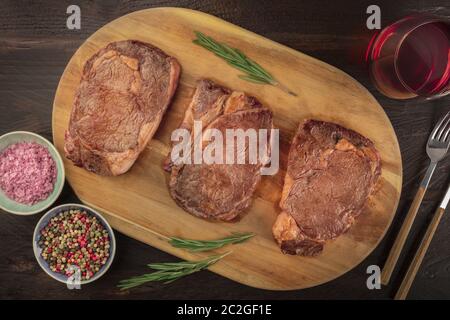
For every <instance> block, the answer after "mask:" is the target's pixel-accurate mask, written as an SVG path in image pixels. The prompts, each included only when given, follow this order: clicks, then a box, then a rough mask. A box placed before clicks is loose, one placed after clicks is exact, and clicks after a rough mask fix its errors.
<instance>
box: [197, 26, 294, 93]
mask: <svg viewBox="0 0 450 320" xmlns="http://www.w3.org/2000/svg"><path fill="white" fill-rule="evenodd" d="M194 33H195V35H196V36H197V38H196V39H194V40H193V41H192V42H193V43H195V44H197V45H199V46H201V47H203V48H205V49H207V50H209V51H211V52H212V53H214V54H215V55H216V56H218V57H220V58H222V59H224V60H225V61H226V62H227V63H228V64H229V65H230V66H232V67H234V68H236V69H238V70H240V71H242V72H244V74H243V75H240V76H239V78H241V79H243V80H246V81H249V82H253V83H257V84H269V85H273V86H276V87H278V88H280V89H281V90H283V91H284V92H286V93H288V94H290V95H293V96H297V95H296V94H295V93H294V92H292V91H290V90H289V89H288V88H287V87H286V86H284V85H282V84H281V83H280V82H279V81H277V80H276V79H275V78H274V77H273V76H272V74H270V72H268V71H267V70H265V69H264V68H263V67H261V65H259V64H258V63H257V62H255V61H253V60H252V59H250V58H249V57H247V56H246V55H245V54H244V53H243V52H242V51H240V50H239V49H236V48H232V47H230V46H228V45H227V44H225V43H220V42H217V41H215V40H214V39H213V38H211V37H208V36H207V35H205V34H203V33H201V32H200V31H194Z"/></svg>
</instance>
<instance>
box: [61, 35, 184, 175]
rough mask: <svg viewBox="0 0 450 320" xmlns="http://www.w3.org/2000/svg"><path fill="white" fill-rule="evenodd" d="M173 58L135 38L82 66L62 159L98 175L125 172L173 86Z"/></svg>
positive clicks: (158, 118)
mask: <svg viewBox="0 0 450 320" xmlns="http://www.w3.org/2000/svg"><path fill="white" fill-rule="evenodd" d="M179 73H180V66H179V64H178V62H177V61H176V60H175V59H174V58H172V57H169V56H168V55H166V54H165V53H164V52H163V51H161V50H160V49H158V48H156V47H154V46H152V45H150V44H147V43H143V42H140V41H135V40H127V41H119V42H113V43H110V44H108V45H107V46H106V47H105V48H103V49H101V50H100V51H98V52H97V53H96V54H94V55H93V56H92V57H91V58H90V59H89V60H88V61H87V62H86V63H85V65H84V68H83V74H82V78H81V82H80V85H79V88H78V90H77V93H76V96H75V100H74V104H73V108H72V113H71V116H70V123H69V128H68V130H67V131H66V135H65V146H64V149H65V153H66V157H67V158H69V159H70V160H72V161H73V163H74V164H75V165H78V166H83V167H85V168H86V169H87V170H89V171H92V172H95V173H97V174H101V175H119V174H122V173H124V172H126V171H127V170H128V169H129V168H130V167H131V166H132V165H133V163H134V161H135V160H136V158H137V157H138V155H139V153H140V152H141V151H142V150H143V149H144V148H145V146H146V144H147V142H148V141H149V140H150V139H151V138H152V136H153V134H154V132H155V131H156V129H157V127H158V125H159V123H160V121H161V118H162V116H163V114H164V112H165V110H166V108H167V106H168V104H169V102H170V100H171V98H172V96H173V94H174V92H175V89H176V87H177V84H178V77H179Z"/></svg>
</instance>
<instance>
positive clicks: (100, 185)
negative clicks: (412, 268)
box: [53, 8, 402, 290]
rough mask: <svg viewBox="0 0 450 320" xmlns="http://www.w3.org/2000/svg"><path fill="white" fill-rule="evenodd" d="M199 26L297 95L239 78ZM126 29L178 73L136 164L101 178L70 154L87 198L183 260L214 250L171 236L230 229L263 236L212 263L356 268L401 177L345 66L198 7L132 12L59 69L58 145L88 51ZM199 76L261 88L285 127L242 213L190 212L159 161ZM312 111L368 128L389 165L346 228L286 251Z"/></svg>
mask: <svg viewBox="0 0 450 320" xmlns="http://www.w3.org/2000/svg"><path fill="white" fill-rule="evenodd" d="M194 30H198V31H202V32H204V33H206V34H208V35H210V36H212V37H214V38H215V39H217V40H219V41H222V42H226V43H228V44H229V45H231V46H233V47H237V48H239V49H241V50H242V51H243V52H244V53H245V54H247V55H248V56H249V57H251V58H252V59H254V60H256V61H257V62H258V63H260V64H261V65H262V66H263V67H265V68H266V69H267V70H269V71H270V72H271V73H272V74H273V75H274V76H275V77H276V79H278V80H279V81H280V82H282V83H284V84H285V85H286V86H288V87H289V88H290V89H291V90H292V91H294V92H296V93H297V94H298V96H297V97H294V96H291V95H288V94H286V93H284V92H283V91H281V90H280V89H278V88H275V87H272V86H268V85H258V84H252V83H249V82H245V81H243V80H241V79H239V78H238V77H237V76H238V74H240V73H239V72H238V71H237V70H235V69H232V68H231V67H230V66H228V65H227V64H226V63H224V62H223V61H222V60H221V59H219V58H217V57H216V56H214V55H213V54H212V53H210V52H209V51H207V50H205V49H203V48H201V47H199V46H197V45H194V44H193V43H192V40H193V39H194V33H193V31H194ZM124 39H138V40H141V41H145V42H149V43H151V44H154V45H156V46H158V47H159V48H161V49H162V50H164V51H165V52H166V53H168V54H169V55H172V56H174V57H176V58H177V59H178V61H179V62H180V63H181V66H182V75H181V79H180V80H181V81H180V85H179V87H178V89H177V93H176V96H175V99H174V101H173V103H172V105H171V106H170V107H169V109H168V111H167V113H166V115H165V116H164V119H163V121H162V123H161V125H160V126H159V129H158V131H157V133H156V135H155V136H154V138H153V139H152V141H150V143H149V144H148V146H147V148H146V149H145V150H144V152H143V153H142V154H141V155H140V156H139V158H138V160H137V161H136V163H135V164H134V166H133V167H132V168H131V170H130V171H129V172H127V173H126V174H124V175H122V176H118V177H101V176H98V175H95V174H92V173H89V172H87V171H86V170H84V169H81V168H78V167H75V166H74V165H73V164H72V163H71V162H70V161H68V160H66V159H65V166H66V177H67V179H68V181H69V183H70V185H71V186H72V188H73V189H74V191H75V193H76V194H77V195H78V197H79V198H80V199H81V200H82V201H83V203H85V204H87V205H89V206H92V207H94V208H96V209H98V210H99V211H101V212H102V213H104V214H105V217H106V218H107V219H108V221H109V222H110V223H111V225H112V226H113V227H114V228H115V229H117V230H119V231H120V232H123V233H125V234H127V235H129V236H130V237H133V238H135V239H138V240H140V241H143V242H145V243H148V244H149V245H151V246H154V247H156V248H159V249H161V250H164V251H166V252H169V253H171V254H173V255H176V256H178V257H180V258H183V259H188V260H193V259H199V258H201V257H204V256H206V255H208V254H211V253H198V254H197V253H196V254H193V253H189V252H186V251H183V250H179V249H175V248H173V247H171V246H170V245H169V244H168V243H167V241H166V239H167V237H170V236H176V237H181V238H191V239H217V238H221V237H224V236H226V235H228V234H229V233H230V232H238V231H239V232H254V233H255V234H256V236H255V237H254V238H252V239H251V240H250V241H248V242H246V243H244V244H240V245H235V246H231V247H226V248H224V249H223V250H219V252H224V251H227V250H232V251H233V253H232V254H231V255H229V256H227V257H226V258H224V259H223V260H222V261H220V262H218V263H217V264H216V265H214V266H213V267H211V270H212V271H213V272H216V273H218V274H221V275H223V276H225V277H227V278H230V279H233V280H235V281H238V282H240V283H243V284H246V285H249V286H253V287H257V288H264V289H272V290H290V289H301V288H307V287H311V286H315V285H318V284H321V283H324V282H327V281H330V280H333V279H335V278H336V277H338V276H340V275H342V274H343V273H345V272H347V271H349V270H350V269H352V268H353V267H355V266H356V265H358V264H359V263H360V262H361V261H363V260H364V258H365V257H367V255H369V254H370V253H371V252H372V250H373V249H374V248H375V247H376V246H377V244H378V243H379V242H380V240H381V239H382V238H383V236H384V234H385V232H386V230H387V229H388V227H389V225H390V223H391V220H392V218H393V216H394V214H395V211H396V208H397V203H398V200H399V197H400V191H401V185H402V162H401V155H400V150H399V146H398V142H397V138H396V136H395V133H394V130H393V128H392V126H391V123H390V122H389V119H388V118H387V116H386V114H385V113H384V111H383V109H382V108H381V107H380V105H379V104H378V103H377V101H376V100H375V99H374V98H373V97H372V96H371V95H370V93H369V92H368V91H367V90H366V89H365V88H364V87H363V86H361V85H360V84H359V83H358V82H356V81H355V80H354V79H352V78H351V77H350V76H348V75H347V74H345V73H344V72H342V71H340V70H338V69H336V68H334V67H332V66H330V65H328V64H326V63H323V62H321V61H318V60H316V59H313V58H311V57H309V56H306V55H304V54H302V53H300V52H297V51H295V50H292V49H290V48H287V47H285V46H283V45H280V44H278V43H276V42H273V41H271V40H268V39H265V38H263V37H261V36H259V35H256V34H254V33H252V32H249V31H247V30H244V29H242V28H240V27H237V26H235V25H233V24H230V23H228V22H225V21H223V20H221V19H218V18H216V17H213V16H210V15H207V14H204V13H201V12H197V11H192V10H186V9H175V8H157V9H149V10H143V11H138V12H134V13H131V14H128V15H126V16H123V17H121V18H119V19H117V20H114V21H113V22H111V23H109V24H107V25H106V26H104V27H102V28H101V29H99V30H98V31H97V32H96V33H94V34H93V35H92V36H91V37H90V38H89V39H88V40H87V41H86V42H85V43H84V44H83V45H82V46H81V47H80V48H79V49H78V51H77V52H76V53H75V54H74V56H73V57H72V59H71V60H70V62H69V64H68V65H67V68H66V70H65V71H64V74H63V75H62V77H61V81H60V83H59V86H58V90H57V92H56V96H55V101H54V106H53V139H54V142H55V145H56V147H57V149H58V151H59V152H60V153H61V154H64V151H63V150H64V149H63V146H64V131H65V129H66V128H67V127H68V122H69V116H70V111H71V108H72V102H73V99H74V94H75V91H76V89H77V86H78V83H79V81H80V77H81V70H82V66H83V64H84V62H85V61H86V60H87V59H88V58H89V57H90V56H91V55H92V54H94V53H95V52H96V51H97V50H99V49H100V48H102V47H104V46H106V45H107V44H108V43H109V42H112V41H118V40H124ZM200 78H210V79H212V80H214V81H216V82H218V83H219V84H222V85H224V86H227V87H229V88H231V89H235V90H243V91H245V92H247V93H248V94H251V95H254V96H256V97H257V98H258V99H259V100H260V101H262V102H263V103H264V104H265V105H266V106H268V107H270V108H271V109H272V111H273V113H274V125H275V126H276V127H277V128H279V129H280V139H281V141H280V148H281V150H280V158H281V159H280V167H281V169H280V171H279V172H278V174H277V175H275V176H266V177H263V179H262V181H261V183H260V185H259V187H258V189H257V191H256V194H255V196H254V202H253V205H252V207H251V209H250V210H249V213H248V214H247V215H246V216H245V217H244V218H243V219H242V220H241V221H240V222H239V223H235V224H230V223H212V222H207V221H204V220H201V219H198V218H195V217H193V216H191V215H189V214H188V213H186V212H184V211H183V210H182V209H180V208H179V207H178V206H177V205H176V204H175V202H174V201H173V200H172V198H171V197H170V195H169V192H168V189H167V180H168V174H167V173H165V172H164V171H163V169H162V166H161V165H162V162H163V160H164V158H165V156H166V155H167V154H168V152H169V143H170V134H171V132H172V130H174V129H175V128H177V127H178V125H179V124H180V122H181V119H182V116H183V114H184V111H185V109H186V108H187V106H188V103H189V101H190V99H191V96H192V94H193V90H194V87H195V83H196V81H197V80H198V79H200ZM305 118H316V119H321V120H325V121H333V122H336V123H339V124H341V125H343V126H345V127H348V128H351V129H354V130H356V131H358V132H360V133H362V134H363V135H365V136H366V137H369V138H370V139H371V140H372V141H374V143H375V146H376V147H377V148H378V150H379V151H380V153H381V157H382V165H383V167H382V168H383V173H382V178H381V184H380V189H379V190H378V192H377V193H376V194H375V196H374V197H373V198H372V199H371V200H370V202H369V205H368V206H367V209H366V210H365V212H363V214H362V215H361V216H360V217H359V218H358V220H357V222H356V224H355V225H354V226H353V227H352V228H351V229H350V231H349V232H347V233H346V234H345V235H343V236H341V237H339V238H338V239H336V240H334V241H330V242H329V243H328V244H327V245H326V246H325V249H324V251H323V253H322V254H321V255H319V256H318V257H315V258H310V257H298V256H289V255H283V254H282V253H281V252H280V250H279V248H278V247H277V245H276V244H275V242H274V241H273V238H272V233H271V228H272V224H273V222H274V220H275V218H276V216H277V214H278V212H279V208H278V202H279V200H280V194H281V188H282V185H283V178H284V174H285V169H286V160H287V153H288V150H289V143H290V141H291V138H292V136H293V134H294V132H295V129H296V128H297V126H298V123H299V122H300V121H301V120H302V119H305ZM118 254H120V252H119V253H118ZM150 262H155V261H149V263H150ZM130 276H134V275H132V274H130ZM181 281H183V280H181ZM361 285H363V284H361Z"/></svg>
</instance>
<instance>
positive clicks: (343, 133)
mask: <svg viewBox="0 0 450 320" xmlns="http://www.w3.org/2000/svg"><path fill="white" fill-rule="evenodd" d="M380 173H381V164H380V156H379V153H378V151H377V150H376V149H375V147H374V145H373V143H372V142H371V141H370V140H369V139H367V138H365V137H363V136H362V135H360V134H358V133H357V132H355V131H352V130H349V129H346V128H344V127H341V126H339V125H337V124H334V123H329V122H323V121H316V120H307V121H305V122H304V123H303V124H301V125H300V126H299V128H298V131H297V133H296V135H295V137H294V139H293V141H292V145H291V148H290V151H289V158H288V167H287V173H286V177H285V182H284V187H283V192H282V197H281V201H280V207H281V209H282V212H281V213H280V214H279V215H278V217H277V219H276V222H275V224H274V226H273V235H274V237H275V239H276V241H277V242H278V244H279V245H280V247H281V250H282V251H283V252H284V253H288V254H298V255H304V256H314V255H317V254H318V253H320V252H321V251H322V250H323V246H324V244H325V242H326V241H327V240H330V239H334V238H336V237H338V236H339V235H341V234H343V233H344V232H346V231H347V230H348V229H349V228H350V227H351V226H352V224H353V223H354V221H355V218H356V217H357V216H358V215H359V214H360V213H361V212H362V210H363V208H364V206H365V204H366V201H367V199H368V197H369V195H370V194H371V193H372V192H373V190H374V186H375V184H376V182H377V180H378V177H379V176H380Z"/></svg>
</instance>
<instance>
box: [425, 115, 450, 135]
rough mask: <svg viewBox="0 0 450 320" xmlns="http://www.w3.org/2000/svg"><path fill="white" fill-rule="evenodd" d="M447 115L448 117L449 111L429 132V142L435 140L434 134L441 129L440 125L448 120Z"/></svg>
mask: <svg viewBox="0 0 450 320" xmlns="http://www.w3.org/2000/svg"><path fill="white" fill-rule="evenodd" d="M449 115H450V111H449V112H447V114H446V115H445V116H444V117H442V119H441V120H439V122H438V123H437V124H436V126H435V127H434V129H433V131H432V132H431V135H430V140H432V139H435V138H436V134H437V132H438V130H439V129H441V127H442V124H443V123H444V121H445V120H446V119H447V118H448V116H449Z"/></svg>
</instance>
